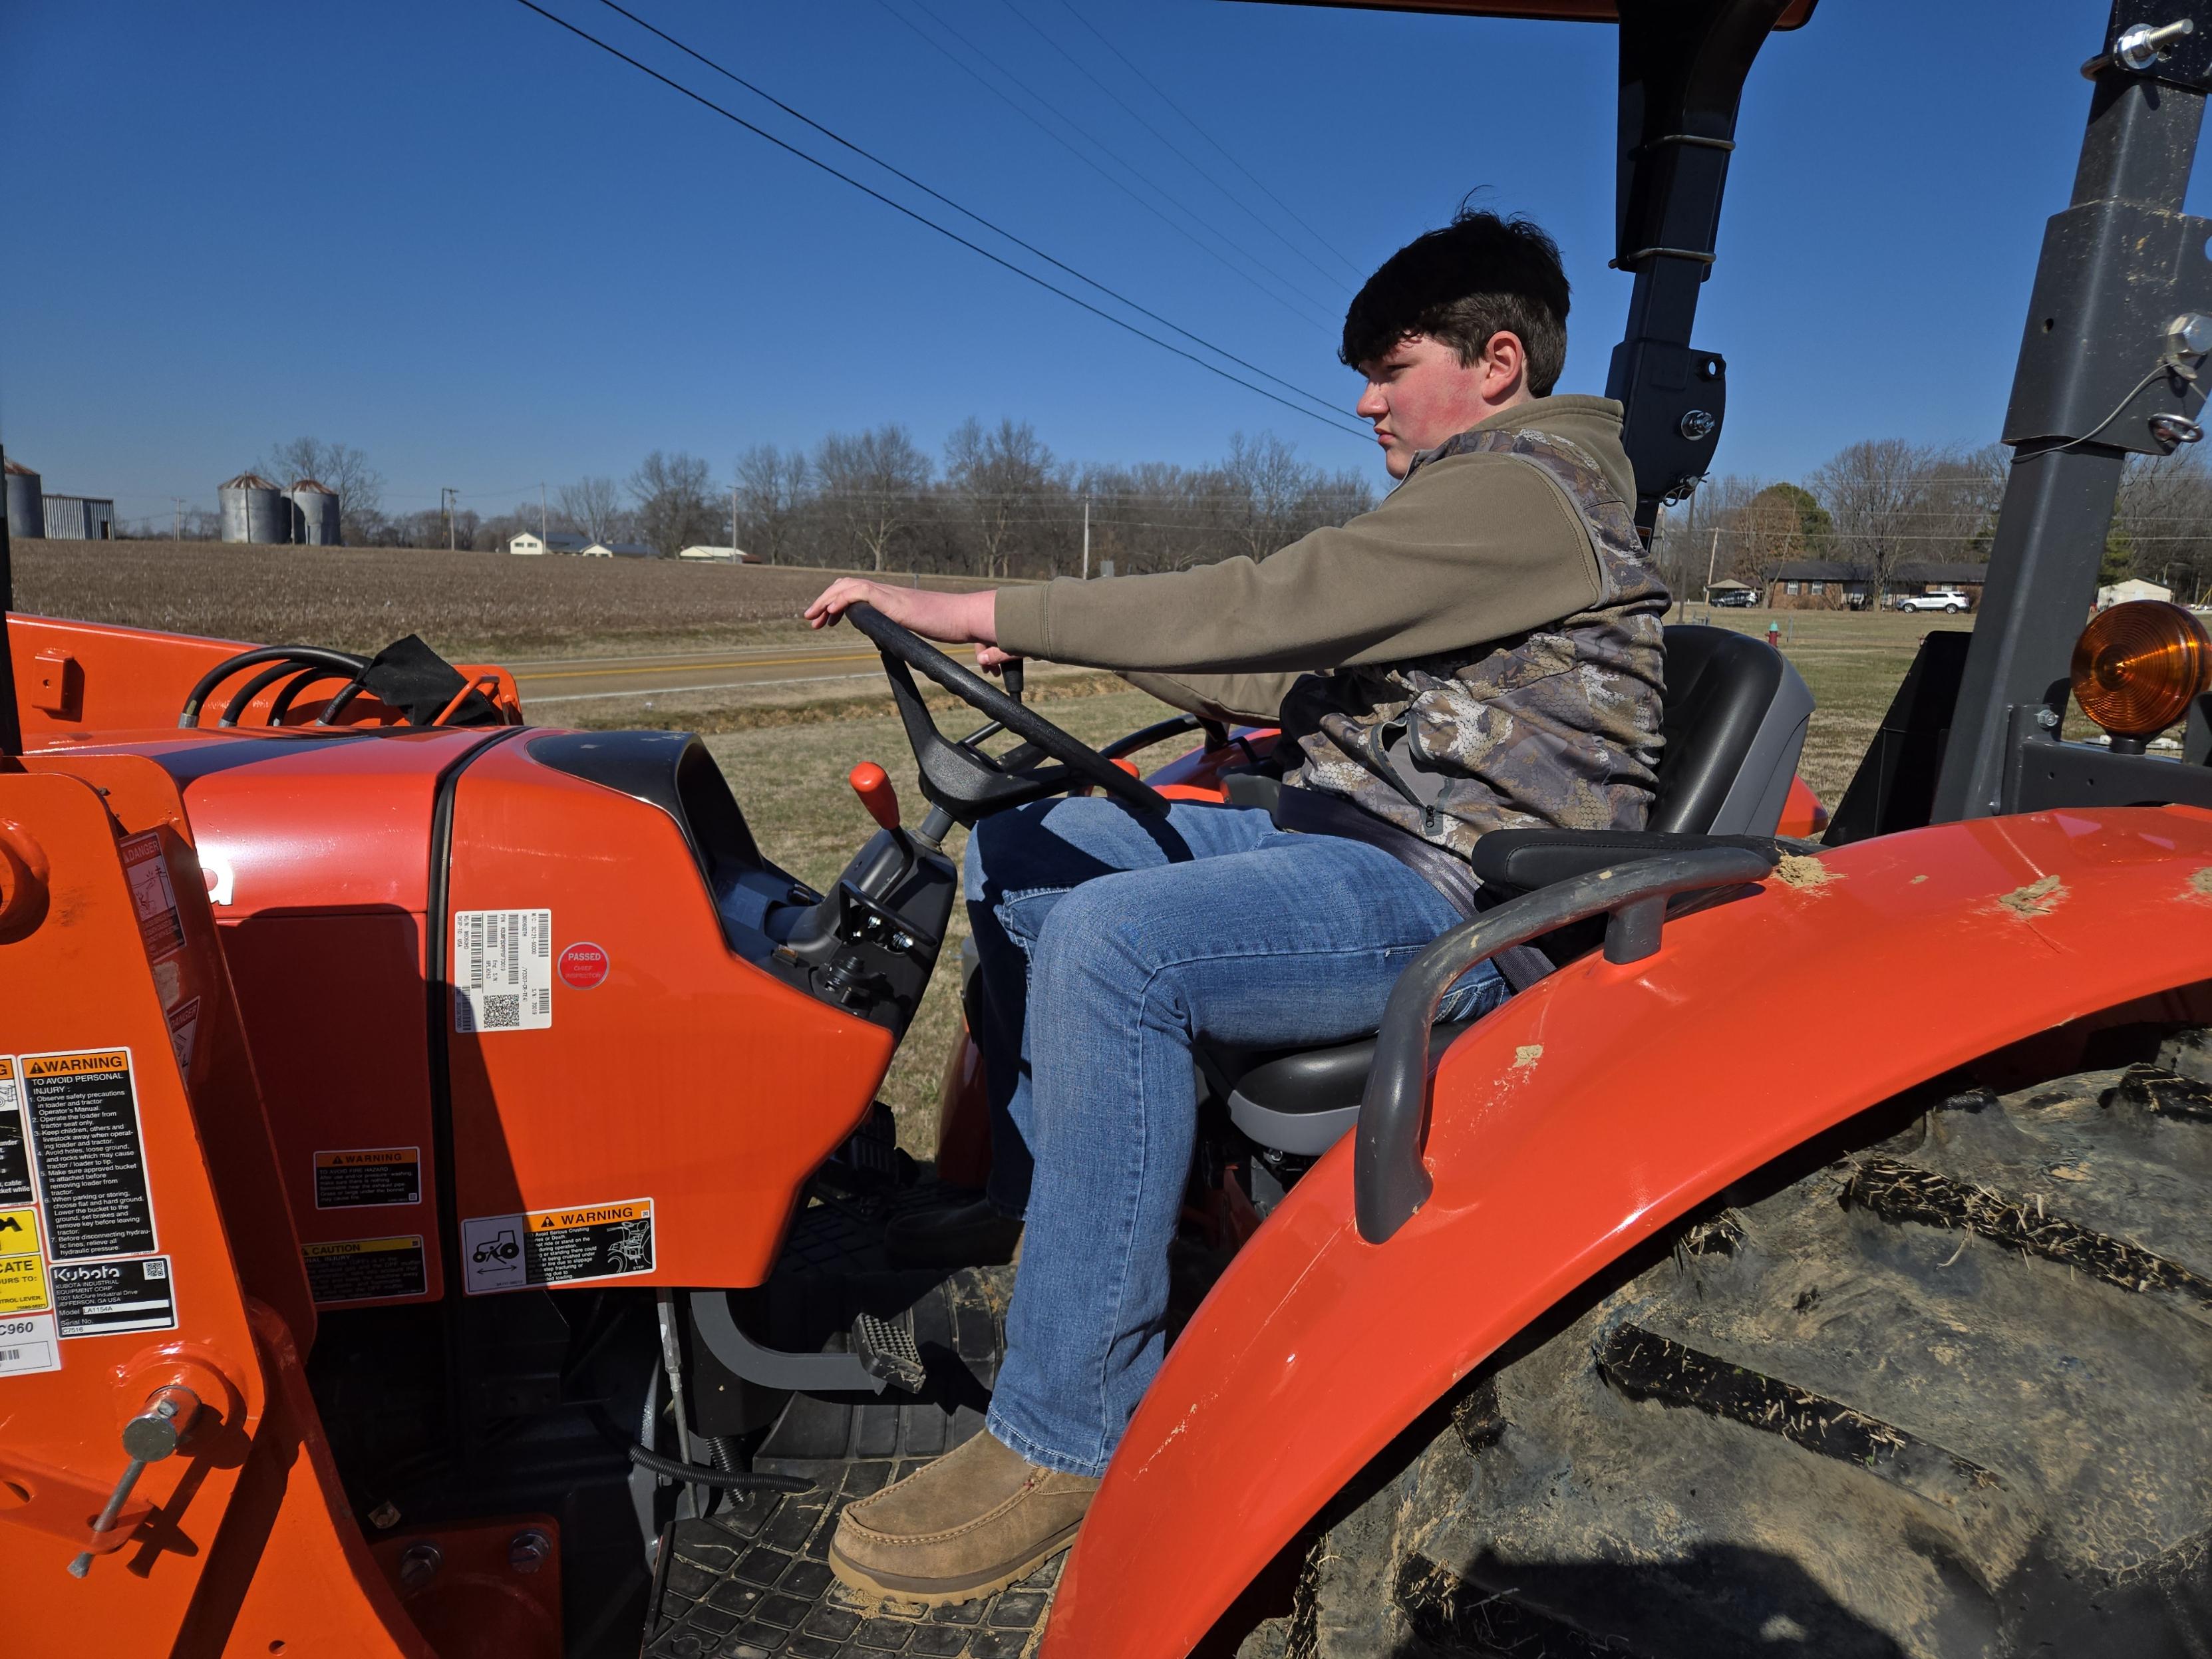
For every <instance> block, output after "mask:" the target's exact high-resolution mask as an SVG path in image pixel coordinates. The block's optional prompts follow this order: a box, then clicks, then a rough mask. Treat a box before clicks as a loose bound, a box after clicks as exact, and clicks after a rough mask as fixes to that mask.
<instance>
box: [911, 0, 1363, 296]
mask: <svg viewBox="0 0 2212 1659" xmlns="http://www.w3.org/2000/svg"><path fill="white" fill-rule="evenodd" d="M876 3H877V4H878V5H879V6H881V7H882V8H883V9H884V12H885V13H886V14H887V15H889V16H890V17H891V18H892V19H893V21H896V22H897V23H899V24H900V25H902V27H906V28H908V29H909V30H911V31H912V32H913V33H915V35H916V36H917V37H919V38H920V39H921V41H922V42H923V43H924V44H925V45H927V46H929V47H930V48H931V49H932V50H933V51H934V52H938V53H939V54H941V55H942V56H943V57H944V58H945V61H946V62H947V63H949V64H951V65H952V66H953V67H954V68H955V69H957V70H959V71H960V72H961V73H962V74H963V75H965V76H968V77H969V79H970V80H972V81H974V82H975V84H976V85H977V86H979V87H981V88H983V90H984V91H986V92H987V93H989V94H991V95H992V96H993V97H994V98H996V99H997V100H999V101H1000V103H1002V104H1004V105H1005V106H1006V107H1007V108H1008V109H1010V110H1012V111H1013V112H1014V113H1015V114H1017V115H1018V116H1020V117H1021V118H1022V119H1024V121H1027V122H1028V123H1029V124H1030V125H1031V126H1033V127H1035V128H1036V130H1037V131H1039V132H1042V134H1044V136H1045V137H1048V138H1049V139H1051V140H1052V141H1053V143H1055V144H1058V145H1059V146H1060V148H1061V149H1064V150H1066V152H1067V153H1068V154H1069V155H1073V157H1074V158H1075V159H1076V160H1077V161H1080V162H1082V163H1083V165H1084V166H1085V167H1089V168H1090V169H1091V171H1092V172H1093V173H1097V175H1098V176H1099V177H1100V178H1101V179H1104V180H1105V181H1106V182H1107V183H1108V184H1109V185H1113V186H1114V188H1115V189H1116V190H1118V191H1121V193H1122V194H1123V195H1124V196H1126V197H1128V198H1129V199H1130V200H1131V201H1133V202H1134V203H1135V204H1137V205H1138V206H1139V207H1140V208H1142V209H1144V210H1145V211H1146V212H1147V213H1149V214H1151V215H1152V217H1154V218H1155V219H1158V221H1159V222H1161V223H1162V224H1164V225H1165V226H1166V227H1167V228H1169V229H1170V230H1171V231H1173V232H1175V234H1176V235H1178V236H1180V237H1182V239H1183V240H1185V241H1186V242H1188V243H1189V244H1190V245H1191V246H1193V247H1194V248H1196V249H1197V250H1198V251H1199V252H1201V253H1203V254H1205V255H1206V258H1209V259H1211V260H1212V261H1213V262H1214V263H1215V264H1218V265H1219V266H1220V267H1221V268H1222V269H1223V270H1226V271H1228V272H1229V273H1230V274H1231V276H1236V277H1237V278H1238V279H1239V280H1241V281H1243V282H1245V283H1250V284H1251V286H1252V287H1253V289H1255V290H1256V291H1257V292H1259V293H1261V294H1263V295H1266V296H1267V298H1268V299H1270V300H1273V301H1274V302H1275V303H1276V304H1277V305H1279V306H1280V307H1282V308H1283V309H1284V310H1285V311H1286V312H1288V313H1290V314H1291V316H1293V317H1296V318H1297V319H1298V320H1299V321H1301V322H1304V323H1308V324H1310V325H1312V326H1314V327H1315V328H1317V329H1319V330H1321V331H1322V333H1323V334H1324V335H1327V334H1328V333H1330V332H1332V331H1333V330H1334V325H1333V324H1331V323H1330V322H1328V319H1325V318H1322V317H1319V316H1316V314H1315V313H1313V312H1311V311H1309V310H1307V309H1305V308H1304V307H1302V306H1300V305H1298V304H1297V303H1295V302H1294V301H1291V300H1289V299H1286V298H1285V297H1284V296H1283V295H1281V294H1279V293H1278V292H1276V290H1275V289H1272V288H1270V287H1268V286H1267V283H1264V282H1262V281H1261V279H1260V278H1259V277H1257V276H1254V275H1253V274H1252V273H1251V272H1250V271H1249V270H1244V269H1243V268H1242V267H1241V266H1239V265H1237V264H1235V263H1233V262H1232V261H1231V260H1230V259H1229V258H1226V257H1225V256H1224V255H1223V254H1222V252H1220V250H1219V249H1218V248H1214V247H1212V246H1208V245H1207V244H1206V243H1205V242H1203V241H1201V240H1199V239H1198V237H1196V236H1194V235H1193V234H1191V233H1190V231H1188V229H1186V228H1184V227H1182V225H1180V224H1177V223H1176V222H1175V221H1174V220H1173V219H1170V218H1169V217H1168V216H1167V215H1166V214H1164V213H1163V212H1161V211H1160V210H1159V208H1158V206H1157V205H1155V204H1153V203H1152V202H1149V201H1146V199H1145V198H1144V197H1141V196H1139V195H1138V194H1137V192H1136V191H1133V190H1132V189H1130V188H1129V186H1128V185H1127V184H1125V183H1123V182H1122V181H1121V179H1117V178H1115V176H1114V175H1113V174H1112V173H1109V172H1107V171H1106V169H1105V168H1104V167H1101V166H1099V165H1098V163H1097V161H1093V160H1092V159H1091V157H1090V156H1088V155H1085V154H1084V153H1083V152H1082V151H1081V150H1079V149H1077V148H1076V147H1075V146H1074V145H1073V144H1071V143H1068V142H1067V140H1066V138H1064V137H1061V136H1060V134H1059V133H1057V132H1055V131H1053V129H1052V128H1050V127H1048V126H1047V125H1045V124H1044V123H1043V122H1042V121H1040V120H1039V119H1038V118H1036V116H1035V115H1033V114H1031V113H1030V112H1029V111H1028V110H1026V109H1024V107H1023V106H1021V105H1019V104H1018V103H1016V102H1015V101H1014V100H1012V98H1010V97H1008V96H1007V95H1006V91H1005V89H1004V88H1001V87H1000V86H998V85H997V84H996V83H995V82H992V81H990V80H988V79H987V78H985V76H983V75H982V73H981V71H980V70H977V69H975V66H974V65H973V64H966V63H963V62H962V61H961V60H960V58H957V57H956V56H955V55H954V54H953V52H952V51H951V48H949V47H948V46H945V43H944V42H943V41H941V40H937V39H936V38H935V37H934V36H933V35H931V34H930V33H928V31H927V30H926V29H924V28H923V27H921V25H920V24H919V23H916V22H915V21H914V20H913V19H912V18H910V17H908V16H907V15H905V14H904V13H903V12H902V11H899V10H897V9H895V8H894V7H893V6H892V4H891V3H890V0H876ZM913 3H914V6H915V9H916V10H917V11H919V12H921V14H922V15H924V16H926V17H927V18H928V19H929V20H930V21H932V22H933V23H935V24H936V25H937V27H939V28H941V29H943V30H944V31H945V33H947V34H950V35H951V37H952V38H953V39H954V40H957V41H959V42H960V43H961V44H962V45H963V46H966V47H967V48H968V50H969V52H973V53H974V54H975V56H976V57H977V58H981V60H982V61H983V62H984V63H986V64H989V65H990V66H991V67H992V68H993V69H994V70H997V71H998V73H999V74H1000V75H1002V76H1006V79H1008V80H1010V81H1012V82H1014V84H1015V85H1016V86H1018V87H1020V86H1021V85H1022V83H1021V82H1020V81H1019V79H1018V78H1017V77H1016V76H1012V75H1011V74H1009V73H1008V71H1006V70H1004V69H1002V68H1000V65H999V64H998V63H997V61H996V60H995V59H994V58H992V57H991V56H990V54H988V53H987V52H984V51H983V50H982V48H981V47H980V46H976V45H975V42H973V41H972V40H969V39H968V37H967V36H966V35H964V34H963V33H960V31H959V30H958V29H956V28H954V27H952V26H951V24H950V23H947V22H946V21H945V20H944V19H943V18H941V17H939V16H938V15H937V14H936V13H935V12H933V11H931V10H930V9H929V8H928V7H927V5H924V4H922V3H921V0H913ZM1022 90H1023V92H1024V94H1026V95H1027V96H1028V97H1030V99H1031V100H1033V101H1038V102H1042V100H1039V99H1037V97H1036V94H1035V93H1032V92H1030V91H1029V88H1026V87H1022ZM1047 107H1048V110H1049V107H1050V106H1047ZM1051 113H1052V114H1053V117H1054V119H1056V120H1060V121H1063V122H1066V124H1067V125H1069V126H1071V127H1073V128H1074V131H1076V133H1077V134H1078V135H1079V136H1080V137H1083V138H1084V139H1085V141H1086V142H1088V143H1092V144H1097V143H1098V141H1097V139H1095V138H1092V137H1091V135H1090V134H1088V133H1086V132H1085V131H1083V129H1082V128H1081V127H1078V126H1075V124H1074V123H1073V122H1072V121H1067V118H1066V116H1064V115H1061V114H1060V112H1057V111H1051ZM1099 148H1101V149H1103V148H1104V146H1103V145H1101V146H1099ZM1109 155H1111V152H1110V151H1109ZM1115 159H1116V160H1117V161H1118V159H1119V158H1115ZM1137 177H1138V178H1139V181H1140V182H1144V183H1146V184H1148V185H1149V184H1150V181H1149V180H1146V179H1143V175H1142V174H1138V175H1137ZM1152 188H1153V189H1155V190H1157V189H1158V186H1157V185H1152ZM1163 194H1164V192H1163ZM1168 199H1169V201H1170V204H1172V205H1174V206H1175V207H1176V208H1178V209H1179V210H1181V211H1182V213H1183V214H1184V215H1185V216H1187V217H1195V216H1194V215H1192V214H1191V213H1190V210H1188V208H1184V207H1182V204H1181V203H1179V202H1176V201H1175V200H1174V198H1173V197H1169V198H1168ZM1201 223H1202V222H1201ZM1247 257H1248V258H1249V256H1247ZM1285 286H1288V285H1287V284H1285ZM1291 292H1292V293H1297V292H1298V290H1297V289H1292V290H1291Z"/></svg>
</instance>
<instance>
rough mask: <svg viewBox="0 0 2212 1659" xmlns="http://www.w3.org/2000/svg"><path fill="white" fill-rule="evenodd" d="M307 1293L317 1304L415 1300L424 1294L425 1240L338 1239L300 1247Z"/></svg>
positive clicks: (411, 1236)
mask: <svg viewBox="0 0 2212 1659" xmlns="http://www.w3.org/2000/svg"><path fill="white" fill-rule="evenodd" d="M300 1254H301V1256H302V1257H303V1258H305V1260H306V1261H307V1288H308V1291H309V1292H310V1293H311V1294H312V1295H313V1297H314V1298H315V1300H316V1301H317V1302H318V1303H326V1302H387V1301H391V1300H392V1299H394V1298H396V1297H416V1296H421V1295H422V1294H423V1292H424V1290H425V1288H426V1284H427V1279H426V1270H425V1267H424V1265H423V1256H422V1237H421V1235H419V1234H412V1233H410V1234H407V1235H404V1236H403V1237H398V1238H337V1239H330V1240H327V1241H325V1243H319V1244H302V1245H301V1247H300Z"/></svg>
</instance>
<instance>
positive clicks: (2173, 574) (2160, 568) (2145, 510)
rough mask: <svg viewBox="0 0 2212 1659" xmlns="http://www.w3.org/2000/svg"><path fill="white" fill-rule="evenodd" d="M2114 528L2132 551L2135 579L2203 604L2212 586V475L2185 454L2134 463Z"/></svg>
mask: <svg viewBox="0 0 2212 1659" xmlns="http://www.w3.org/2000/svg"><path fill="white" fill-rule="evenodd" d="M2112 528H2113V530H2114V531H2115V532H2118V535H2120V536H2124V537H2125V538H2126V539H2127V543H2128V545H2129V546H2130V548H2131V549H2132V550H2133V551H2134V554H2135V574H2136V575H2138V576H2142V577H2145V578H2147V579H2148V580H2152V581H2155V582H2157V583H2158V584H2159V585H2160V586H2162V587H2170V588H2172V589H2173V590H2174V592H2175V593H2176V594H2177V595H2178V596H2179V597H2180V598H2182V599H2188V600H2191V601H2195V600H2197V599H2200V598H2201V597H2202V596H2203V593H2204V592H2205V590H2206V588H2207V586H2208V585H2212V471H2208V469H2207V468H2206V466H2205V464H2204V462H2203V459H2202V458H2201V457H2199V456H2198V455H2197V454H2196V453H2194V452H2192V451H2190V450H2186V449H2178V450H2176V451H2174V453H2172V454H2171V455H2138V456H2136V457H2134V458H2132V459H2130V461H2129V463H2128V470H2127V471H2126V472H2125V473H2124V475H2123V476H2122V477H2121V480H2120V495H2119V501H2118V503H2117V505H2116V506H2115V507H2114V509H2113V512H2112Z"/></svg>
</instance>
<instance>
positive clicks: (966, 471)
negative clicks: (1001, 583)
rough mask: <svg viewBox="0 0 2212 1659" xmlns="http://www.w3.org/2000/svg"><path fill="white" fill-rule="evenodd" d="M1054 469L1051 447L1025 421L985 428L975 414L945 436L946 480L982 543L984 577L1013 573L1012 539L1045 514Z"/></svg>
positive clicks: (1008, 422) (1005, 421)
mask: <svg viewBox="0 0 2212 1659" xmlns="http://www.w3.org/2000/svg"><path fill="white" fill-rule="evenodd" d="M1052 472H1053V459H1052V451H1050V450H1049V449H1047V448H1046V447H1044V445H1043V444H1042V443H1041V442H1039V441H1038V440H1037V435H1036V428H1035V427H1033V426H1031V425H1030V423H1029V422H1027V421H1021V422H1015V421H1012V420H1001V421H1000V422H999V424H998V426H997V427H996V428H994V429H993V430H989V431H986V430H985V429H984V427H983V423H982V422H980V421H978V420H977V419H976V418H975V416H972V415H971V416H969V417H968V418H967V419H966V420H964V421H963V422H961V423H960V424H959V425H958V426H957V427H955V428H953V431H952V435H951V437H950V438H948V439H946V440H945V480H946V482H947V483H949V484H951V488H952V493H953V495H954V496H955V497H956V499H957V501H958V502H959V504H960V507H961V510H962V513H963V516H964V517H965V518H966V519H967V520H968V522H969V525H970V526H972V527H973V529H974V531H975V538H976V539H977V540H978V541H979V542H980V543H981V544H982V549H983V574H985V575H986V576H1003V575H1006V574H1009V573H1008V570H1007V564H1006V561H1007V548H1008V543H1009V541H1010V540H1011V539H1012V538H1015V537H1016V536H1017V535H1018V531H1019V527H1020V526H1023V525H1024V524H1025V523H1027V524H1030V525H1032V526H1033V525H1034V524H1035V523H1036V521H1037V520H1042V518H1043V517H1044V516H1045V515H1044V512H1043V508H1044V505H1045V501H1044V498H1045V495H1046V493H1047V492H1048V489H1050V488H1051V484H1052ZM1033 539H1034V538H1033Z"/></svg>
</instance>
